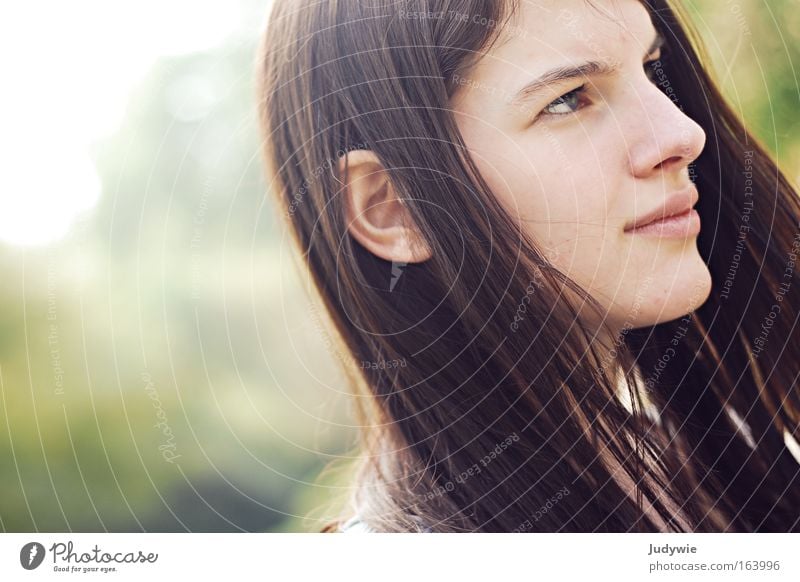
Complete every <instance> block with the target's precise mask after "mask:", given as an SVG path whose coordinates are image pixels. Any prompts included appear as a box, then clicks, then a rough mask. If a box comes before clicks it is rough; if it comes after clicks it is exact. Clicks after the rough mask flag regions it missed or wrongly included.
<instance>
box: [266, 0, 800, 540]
mask: <svg viewBox="0 0 800 582" xmlns="http://www.w3.org/2000/svg"><path fill="white" fill-rule="evenodd" d="M690 31H691V29H690V28H689V26H688V25H687V23H686V18H685V16H682V13H681V12H680V11H679V9H678V7H677V6H674V5H673V4H672V3H668V2H667V1H666V0H641V1H639V0H593V1H589V0H560V1H558V2H549V1H548V2H539V1H537V2H529V1H525V0H521V1H519V2H511V1H486V0H331V1H329V2H320V1H317V0H304V1H296V0H292V1H288V0H284V1H278V2H276V6H275V8H274V11H273V13H272V15H271V18H270V22H269V26H268V30H267V31H266V33H265V35H264V43H263V54H262V56H261V58H260V62H259V75H260V99H261V100H262V108H261V119H262V130H263V135H264V139H265V142H266V161H267V165H268V168H269V171H270V179H271V181H270V189H271V190H272V191H273V192H274V193H275V194H276V195H277V196H278V199H279V200H280V203H281V207H282V208H283V211H284V214H285V216H286V217H287V219H288V221H289V224H290V225H291V228H292V230H293V232H294V235H295V237H296V240H297V243H298V244H299V247H300V252H301V253H302V256H303V258H304V259H305V261H306V262H307V264H308V268H309V270H310V273H311V275H312V277H313V280H314V282H315V285H316V287H317V289H318V290H319V293H320V294H321V297H322V299H323V300H324V303H325V306H326V308H327V310H328V311H329V313H330V315H331V318H332V320H333V322H334V324H335V326H336V329H337V330H338V333H339V334H340V335H341V338H342V340H343V343H344V345H345V346H346V350H347V354H348V355H347V357H345V358H342V359H343V360H344V361H345V362H346V364H345V365H346V366H347V367H348V368H349V369H350V371H352V372H353V373H352V374H351V376H352V377H353V380H354V385H355V386H356V398H357V402H358V404H359V409H360V415H361V420H362V422H363V425H364V430H363V439H362V445H363V453H364V454H363V458H364V462H363V464H362V466H361V467H360V470H359V474H358V488H357V491H358V493H357V495H355V497H354V501H355V511H356V513H357V515H356V517H355V518H353V519H350V520H349V523H348V526H353V527H354V528H355V527H359V528H361V529H362V530H367V531H382V532H397V531H433V532H441V531H469V532H473V531H493V532H510V531H517V532H519V531H545V532H554V531H565V532H566V531H579V532H594V531H726V532H742V531H745V532H753V531H774V532H777V531H781V532H785V531H797V530H800V465H798V460H797V459H796V458H795V456H794V455H793V454H792V452H791V450H790V446H791V445H793V444H794V442H795V441H794V439H795V438H798V437H799V436H800V429H799V424H798V423H799V421H800V394H799V393H798V374H799V373H800V342H798V341H797V340H798V339H800V334H798V332H797V328H796V326H797V324H798V306H800V280H799V277H798V269H800V264H798V256H800V230H799V229H800V225H799V224H798V221H799V220H800V204H799V202H798V198H797V194H796V192H795V191H793V189H792V186H791V185H790V184H789V183H788V182H787V180H786V178H785V177H784V176H783V174H782V173H781V172H780V171H779V170H778V168H777V167H776V165H775V162H774V161H773V160H772V159H771V158H770V156H769V155H768V154H767V153H766V152H765V150H764V149H763V148H762V146H761V145H759V143H758V142H757V141H756V140H755V139H754V137H753V136H752V135H751V134H749V133H748V132H747V130H746V129H745V128H744V126H743V125H742V122H741V121H740V120H739V119H738V118H737V117H736V116H735V115H734V113H733V112H732V111H731V109H730V108H729V106H728V105H727V104H726V103H725V101H724V99H723V98H722V96H721V95H720V93H719V91H718V89H717V88H716V86H715V85H714V83H713V81H712V80H711V78H710V77H709V73H708V72H707V71H706V70H705V69H704V66H703V64H702V63H703V59H702V58H701V47H700V45H699V42H698V41H697V39H696V38H695V37H694V36H693V35H692V34H691V32H690ZM351 360H352V361H353V362H355V364H351V363H350V362H351ZM364 363H366V364H367V365H365V364H364ZM347 517H348V516H343V518H342V521H344V520H345V519H346V518H347ZM337 528H339V529H341V524H340V523H338V522H337V523H336V524H331V525H329V526H328V527H327V528H325V530H326V531H330V530H335V529H337Z"/></svg>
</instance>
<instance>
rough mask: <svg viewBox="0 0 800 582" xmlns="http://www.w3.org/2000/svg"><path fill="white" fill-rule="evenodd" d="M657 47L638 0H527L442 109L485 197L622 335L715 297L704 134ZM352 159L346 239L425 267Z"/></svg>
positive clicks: (385, 189)
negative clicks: (705, 219)
mask: <svg viewBox="0 0 800 582" xmlns="http://www.w3.org/2000/svg"><path fill="white" fill-rule="evenodd" d="M487 25H494V23H489V24H487ZM660 41H661V39H660V37H658V36H657V33H656V29H655V27H654V26H653V23H652V21H651V18H650V15H649V13H648V12H647V10H646V8H645V7H644V6H643V5H642V4H641V3H640V2H639V1H638V0H593V1H592V2H588V1H587V0H558V1H553V0H549V1H547V0H545V1H542V0H536V1H535V2H533V1H530V0H522V1H521V2H520V3H519V6H518V10H517V11H515V12H514V15H513V18H512V19H511V20H510V21H509V22H508V24H507V25H506V26H505V27H504V28H503V30H502V32H501V33H500V35H499V37H498V39H497V42H495V43H494V44H493V45H492V46H491V47H490V48H489V49H488V50H487V51H486V52H485V54H483V55H482V57H481V58H480V59H479V60H478V61H477V63H476V64H475V65H474V66H473V67H471V68H470V69H469V70H468V71H465V72H464V73H463V75H462V76H460V77H459V78H457V79H454V81H455V83H456V84H457V89H456V91H455V92H454V94H453V96H452V99H451V104H450V106H451V108H452V110H453V114H454V116H455V118H456V122H457V124H458V127H459V129H460V131H461V133H462V136H463V139H464V141H465V143H466V145H467V147H468V149H469V150H470V153H471V155H472V157H473V159H474V160H475V162H476V164H477V166H478V169H479V170H480V172H481V174H482V176H483V177H484V179H485V180H486V182H487V184H488V185H489V187H490V188H491V190H492V191H493V193H494V195H495V196H496V197H497V198H498V199H499V201H500V202H501V204H502V205H503V206H504V207H505V208H506V209H507V210H508V212H509V213H510V214H511V216H512V217H513V218H514V219H515V220H518V221H520V225H521V227H522V228H523V230H524V231H525V232H526V233H527V234H529V235H530V237H531V238H532V240H533V241H534V243H535V244H536V245H537V246H538V247H539V249H541V250H542V251H543V254H544V255H545V257H547V258H548V260H549V261H550V263H552V264H553V265H554V266H555V267H557V268H558V269H559V270H561V271H562V272H564V273H566V274H567V275H568V276H570V277H571V278H572V279H573V280H574V281H576V282H577V283H578V284H579V285H581V286H582V287H583V288H584V289H586V290H588V291H589V292H590V294H591V295H592V296H593V297H594V298H595V299H596V300H597V301H598V302H599V303H600V305H601V306H602V308H603V309H604V311H605V321H606V323H607V324H609V325H611V326H612V328H617V329H621V328H623V327H629V328H633V327H642V326H646V325H653V324H656V323H660V322H666V321H670V320H673V319H676V318H679V317H681V316H683V315H685V314H686V313H688V312H690V311H692V310H694V309H695V308H697V307H699V306H700V305H702V304H703V303H704V302H705V300H706V298H707V297H708V295H709V293H710V290H711V277H710V273H709V271H708V268H707V267H706V265H705V263H704V262H703V260H702V258H701V257H700V254H699V252H698V250H697V233H698V232H699V228H700V224H699V216H698V215H697V213H696V211H694V210H691V207H692V206H694V204H695V203H696V201H697V197H698V195H699V194H700V193H698V192H697V189H696V188H695V187H694V185H693V183H692V181H691V179H690V175H689V165H690V164H691V162H692V161H694V160H695V159H696V158H697V157H698V156H699V155H700V153H701V151H702V149H703V147H704V145H705V139H706V136H705V133H704V131H703V129H702V128H701V127H700V126H699V125H698V124H697V123H695V122H694V121H692V120H691V119H690V118H689V117H687V116H686V115H685V114H684V113H682V112H681V110H680V109H679V107H678V106H677V105H676V104H675V103H674V102H673V101H672V99H671V98H670V97H669V96H668V95H667V94H665V92H664V91H662V89H660V88H659V86H658V84H657V81H659V79H657V78H655V74H656V73H655V72H654V70H653V63H654V62H656V61H658V59H659V58H661V50H662V49H661V48H660V45H661V42H660ZM351 154H352V155H350V156H349V158H350V160H349V162H348V169H349V172H350V174H351V175H350V184H349V193H350V194H349V197H348V198H349V201H350V204H349V212H350V219H351V223H350V230H351V233H352V234H353V235H354V236H355V237H356V238H357V239H358V240H359V241H360V242H361V243H362V244H364V245H365V246H366V247H367V248H368V249H370V250H371V251H372V252H373V253H375V254H377V255H378V256H381V257H383V258H385V259H387V260H394V261H403V262H412V261H420V260H425V258H426V254H425V253H426V252H425V251H424V250H421V249H420V247H419V246H417V245H414V244H413V235H411V234H409V232H408V230H407V222H406V221H404V220H403V219H402V217H401V216H400V215H401V213H402V205H400V204H397V203H396V202H395V201H393V196H392V191H391V185H390V184H389V182H388V180H387V179H386V178H385V176H383V175H382V172H381V171H380V169H379V168H378V167H377V166H376V162H375V160H374V159H372V158H371V157H370V156H371V154H370V153H369V152H363V151H361V152H351ZM700 195H701V194H700Z"/></svg>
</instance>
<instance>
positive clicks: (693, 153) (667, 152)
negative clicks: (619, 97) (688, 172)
mask: <svg viewBox="0 0 800 582" xmlns="http://www.w3.org/2000/svg"><path fill="white" fill-rule="evenodd" d="M633 101H634V103H635V106H634V114H635V115H634V119H633V123H632V124H631V126H630V127H631V132H632V134H633V135H632V136H630V137H629V139H628V140H627V141H628V143H629V144H630V151H629V156H630V162H631V170H632V172H633V174H634V176H635V177H637V178H648V177H651V176H653V175H654V174H658V173H663V174H666V175H669V174H678V173H680V172H681V171H682V170H684V169H685V168H687V167H688V166H689V164H691V163H692V162H693V161H694V160H696V159H697V157H698V156H699V155H700V153H701V152H702V151H703V147H705V143H706V132H705V131H704V130H703V128H702V127H701V126H700V125H699V124H698V123H697V122H695V121H694V120H693V119H692V118H690V117H689V116H688V115H686V114H685V113H684V112H683V111H681V110H680V108H679V107H678V106H677V105H676V104H675V103H674V102H673V100H672V99H671V98H670V97H669V96H668V95H667V94H666V93H664V92H663V91H662V90H661V89H659V88H658V87H657V86H656V85H654V84H653V83H651V82H649V81H645V82H644V83H643V85H642V86H641V88H640V89H638V90H637V91H636V92H635V94H634V96H633ZM636 117H638V119H635V118H636Z"/></svg>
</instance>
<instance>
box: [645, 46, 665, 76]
mask: <svg viewBox="0 0 800 582" xmlns="http://www.w3.org/2000/svg"><path fill="white" fill-rule="evenodd" d="M666 60H667V56H666V55H665V54H663V53H662V54H661V55H659V56H658V57H656V58H655V59H651V60H649V61H647V62H646V63H645V64H644V74H645V75H647V78H648V79H650V81H652V82H653V83H657V82H658V81H661V80H662V79H663V78H664V75H665V73H664V64H665V62H666Z"/></svg>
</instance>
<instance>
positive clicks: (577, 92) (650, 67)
mask: <svg viewBox="0 0 800 582" xmlns="http://www.w3.org/2000/svg"><path fill="white" fill-rule="evenodd" d="M665 59H666V55H664V54H662V55H661V56H660V57H659V58H657V59H652V60H650V61H647V62H646V63H645V64H644V66H645V74H646V75H647V78H648V79H650V81H651V82H652V83H655V80H654V79H653V75H654V74H655V70H654V69H655V64H656V63H660V64H663V63H664V61H665ZM586 89H587V84H586V83H584V84H583V85H581V86H580V87H577V88H575V89H573V90H572V91H569V92H567V93H564V94H563V95H562V96H561V97H558V98H557V99H554V100H553V101H551V102H550V103H548V104H547V105H545V107H544V109H542V111H541V113H539V115H538V116H537V118H538V117H541V116H545V117H546V116H552V117H560V116H563V115H573V114H575V113H577V112H578V111H579V110H581V109H583V107H585V105H582V106H579V107H578V108H577V109H575V110H573V111H569V112H567V113H553V112H552V111H548V110H547V109H548V108H549V107H553V106H556V105H561V104H562V103H563V102H564V101H565V100H566V99H568V98H569V97H573V96H577V97H579V98H580V97H585V93H586Z"/></svg>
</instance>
